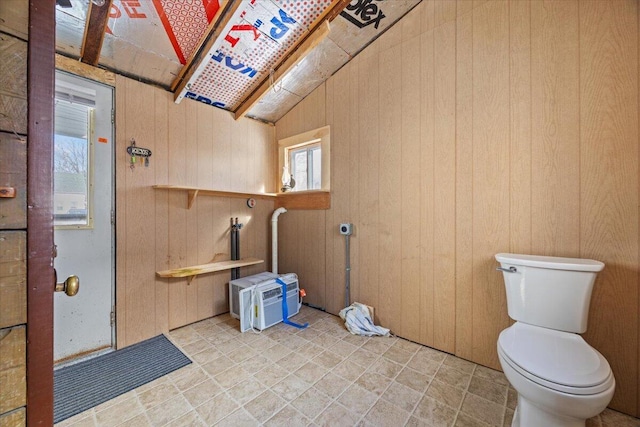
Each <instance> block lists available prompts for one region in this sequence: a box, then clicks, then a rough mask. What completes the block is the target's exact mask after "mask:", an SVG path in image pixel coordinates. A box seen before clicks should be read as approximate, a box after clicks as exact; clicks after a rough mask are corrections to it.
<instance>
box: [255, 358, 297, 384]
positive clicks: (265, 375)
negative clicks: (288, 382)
mask: <svg viewBox="0 0 640 427" xmlns="http://www.w3.org/2000/svg"><path fill="white" fill-rule="evenodd" d="M288 374H289V371H287V370H286V369H283V368H281V367H280V366H277V365H274V364H273V363H271V364H270V365H269V366H267V367H266V368H264V369H263V370H261V371H259V372H256V373H255V374H253V376H254V378H256V379H257V380H258V381H260V382H261V383H262V384H264V385H265V386H267V387H271V386H272V385H274V384H276V383H278V382H280V381H282V379H283V378H284V377H286V376H287V375H288Z"/></svg>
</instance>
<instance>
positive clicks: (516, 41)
mask: <svg viewBox="0 0 640 427" xmlns="http://www.w3.org/2000/svg"><path fill="white" fill-rule="evenodd" d="M509 28H510V32H509V35H510V47H509V50H510V52H509V65H510V70H509V82H510V93H509V106H510V109H511V110H510V114H511V123H510V131H511V135H510V136H511V146H510V150H511V151H510V160H511V161H510V164H511V170H510V191H509V194H510V206H509V208H510V217H509V222H510V229H509V237H510V239H511V240H510V243H509V250H510V251H511V252H514V253H524V254H528V253H531V3H530V2H529V1H528V0H527V1H516V2H511V3H509Z"/></svg>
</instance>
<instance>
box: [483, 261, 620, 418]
mask: <svg viewBox="0 0 640 427" xmlns="http://www.w3.org/2000/svg"><path fill="white" fill-rule="evenodd" d="M496 259H497V260H498V261H499V262H500V265H501V266H500V267H499V268H498V270H501V271H502V272H503V275H504V281H505V288H506V292H507V307H508V311H509V317H511V318H512V319H514V320H516V323H514V324H513V325H512V326H510V327H509V328H507V329H505V330H503V331H502V332H501V333H500V336H499V338H498V343H497V349H498V358H499V360H500V365H501V366H502V369H503V371H504V374H505V376H506V377H507V380H508V381H509V382H510V383H511V385H512V386H513V388H514V389H515V390H516V391H517V392H518V405H517V408H516V411H515V413H514V417H513V423H512V426H514V427H542V426H544V427H583V426H585V422H586V420H587V419H588V418H591V417H593V416H596V415H597V414H599V413H600V412H602V411H603V410H604V409H605V408H606V407H607V405H608V404H609V402H610V401H611V399H612V398H613V393H614V390H615V379H614V376H613V373H612V371H611V368H610V366H609V363H608V362H607V360H606V359H605V358H604V356H602V354H600V353H599V352H598V351H597V350H596V349H594V348H593V347H591V346H590V345H589V344H587V342H586V341H585V340H584V339H583V338H582V337H581V336H580V335H578V334H579V333H583V332H585V331H586V329H587V316H588V313H589V304H590V300H591V291H592V289H593V284H594V282H595V277H596V274H597V273H598V272H599V271H600V270H602V268H603V267H604V264H602V263H601V262H599V261H594V260H582V259H575V258H557V257H543V256H535V255H517V254H497V255H496Z"/></svg>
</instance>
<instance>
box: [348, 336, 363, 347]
mask: <svg viewBox="0 0 640 427" xmlns="http://www.w3.org/2000/svg"><path fill="white" fill-rule="evenodd" d="M342 341H344V342H347V343H349V344H351V345H353V346H356V347H360V346H362V345H363V344H364V343H366V342H367V341H369V337H361V336H359V335H347V336H346V337H344V338H342Z"/></svg>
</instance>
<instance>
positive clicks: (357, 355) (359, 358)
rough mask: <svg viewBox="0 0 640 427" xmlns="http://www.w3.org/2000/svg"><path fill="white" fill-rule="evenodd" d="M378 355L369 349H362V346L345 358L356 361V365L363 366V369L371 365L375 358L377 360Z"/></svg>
mask: <svg viewBox="0 0 640 427" xmlns="http://www.w3.org/2000/svg"><path fill="white" fill-rule="evenodd" d="M380 357H382V356H380V355H378V354H375V353H371V352H370V351H367V350H364V349H362V348H359V349H357V350H356V351H354V352H353V353H351V355H350V356H349V357H348V358H347V360H349V361H351V362H354V363H357V364H358V365H360V366H362V367H364V368H365V369H366V368H368V367H369V366H371V365H372V364H373V363H374V362H375V361H376V360H378V359H379V358H380Z"/></svg>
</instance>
